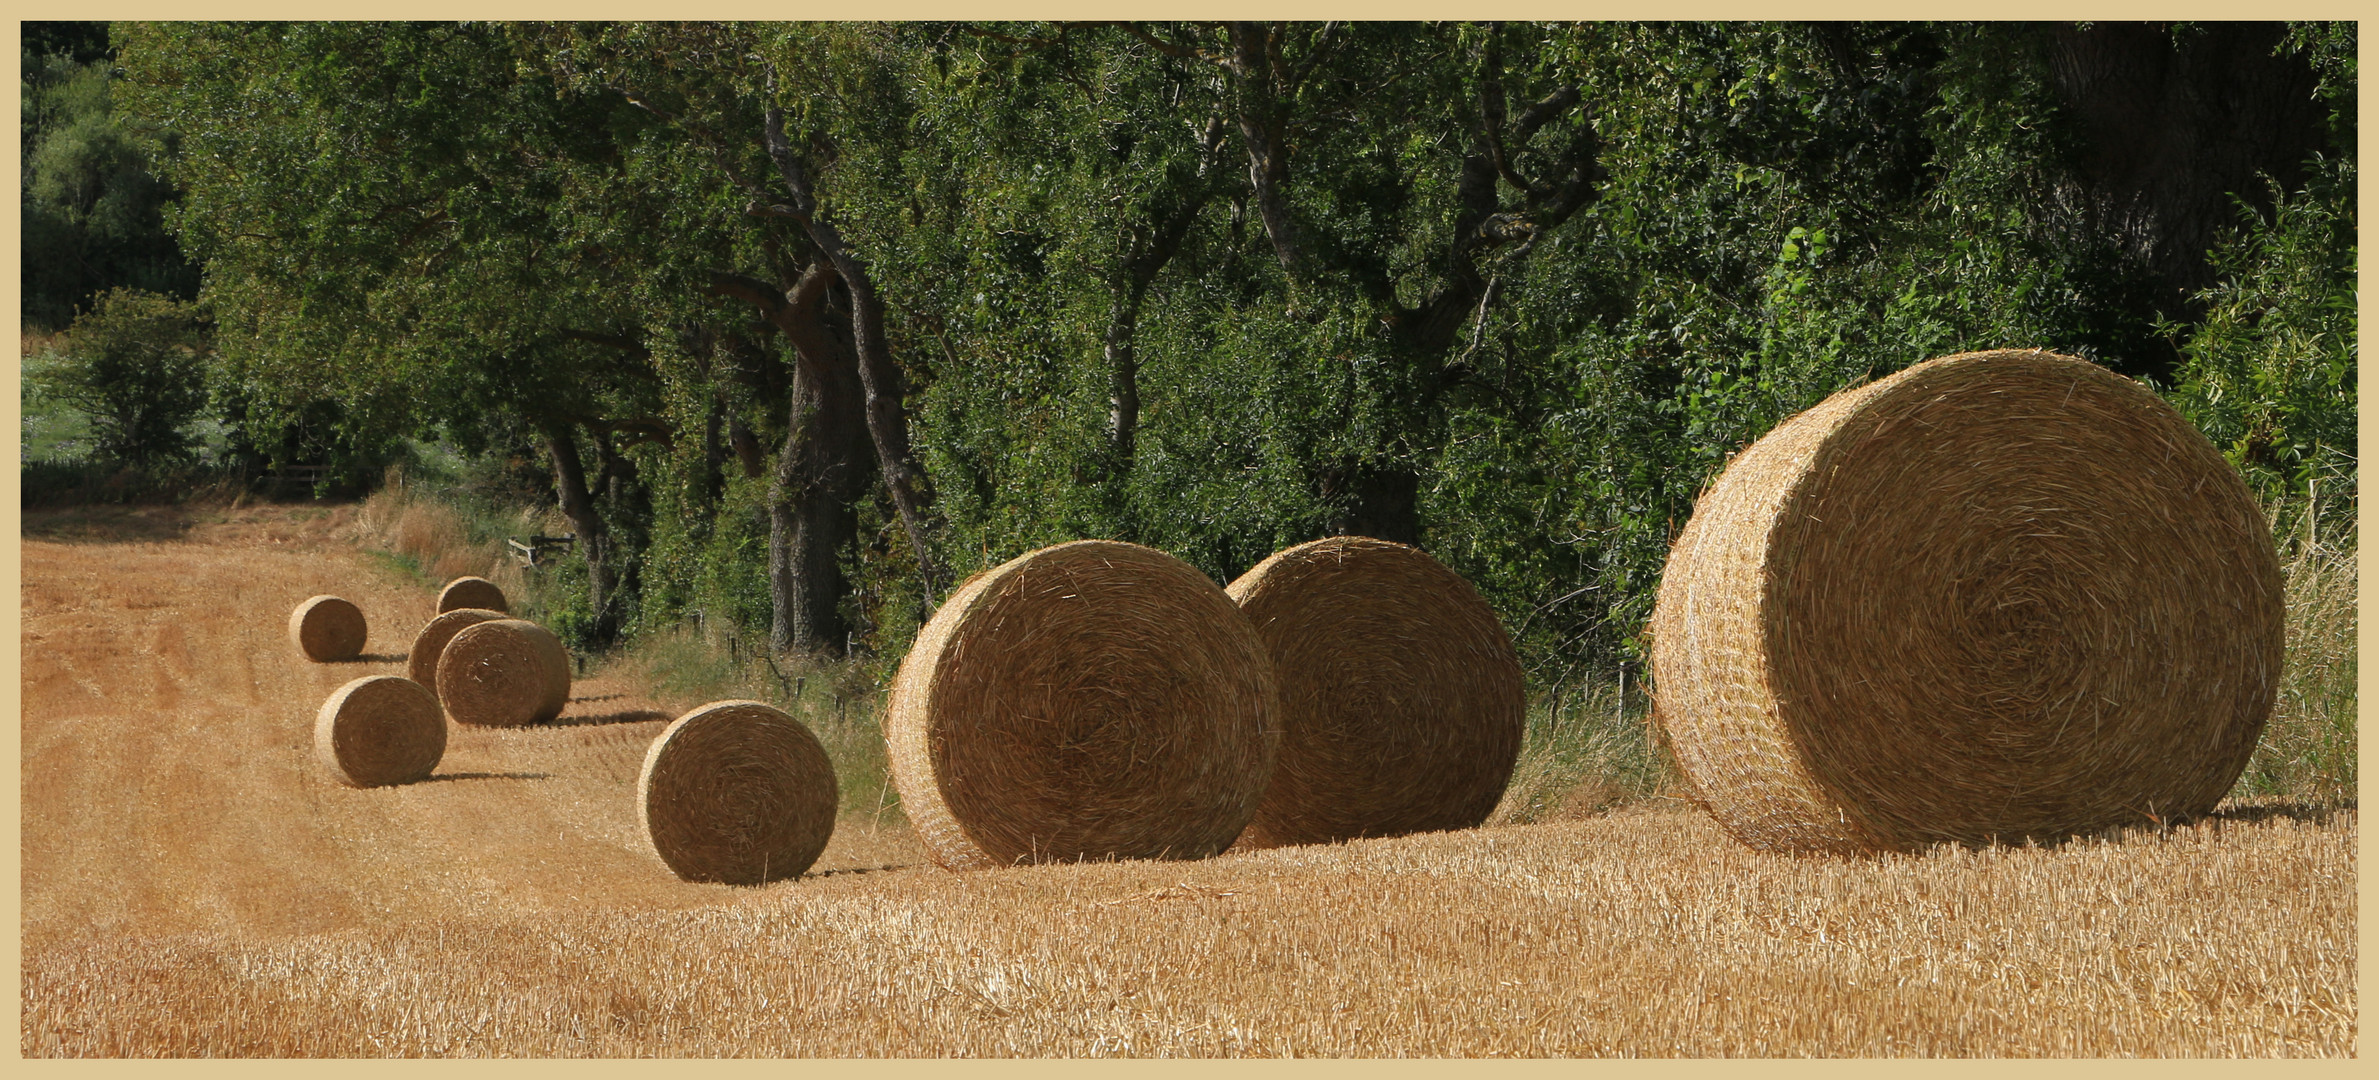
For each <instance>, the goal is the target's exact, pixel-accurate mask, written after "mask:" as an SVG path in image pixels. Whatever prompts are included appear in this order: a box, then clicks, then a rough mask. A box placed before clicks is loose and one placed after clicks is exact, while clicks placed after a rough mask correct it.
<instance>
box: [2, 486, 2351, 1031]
mask: <svg viewBox="0 0 2379 1080" xmlns="http://www.w3.org/2000/svg"><path fill="white" fill-rule="evenodd" d="M349 513H350V511H346V510H335V509H334V510H330V511H315V510H306V511H293V510H289V509H280V508H252V509H248V510H239V511H231V512H227V513H225V512H215V513H201V514H192V513H187V512H182V511H169V510H147V511H115V512H105V513H94V512H81V511H76V512H53V513H38V512H37V513H31V514H28V515H27V516H26V519H25V524H24V536H25V546H24V555H23V561H22V572H23V588H22V594H21V599H20V604H21V610H22V613H23V619H24V622H23V638H22V642H21V647H22V656H23V662H24V671H23V684H22V694H23V710H24V711H23V717H24V719H23V731H22V742H21V747H22V754H23V787H22V796H21V797H22V811H23V822H24V825H23V840H22V844H23V847H22V851H23V867H24V886H23V894H22V896H23V902H24V917H23V924H22V927H21V932H22V940H23V949H24V962H23V975H22V980H23V981H22V992H23V1007H22V1008H23V1011H22V1020H23V1044H22V1049H23V1052H24V1053H25V1054H27V1055H30V1056H152V1055H163V1056H230V1055H273V1056H281V1055H326V1056H378V1055H474V1056H476V1055H563V1056H573V1055H646V1054H661V1055H705V1056H708V1055H800V1056H807V1055H1093V1054H1118V1055H1143V1056H1154V1055H1220V1054H1246V1055H1328V1056H1347V1055H1360V1056H1375V1055H1377V1056H1394V1055H1456V1056H1493V1055H1560V1054H1576V1055H1801V1054H1819V1055H1896V1054H1947V1055H2044V1054H2046V1055H2092V1056H2097V1055H2132V1054H2139V1055H2290V1056H2296V1055H2345V1054H2351V1053H2353V1050H2354V1039H2355V1031H2356V1022H2355V1015H2356V998H2355V990H2354V986H2355V962H2356V937H2355V893H2354V881H2355V872H2356V871H2355V846H2356V828H2357V826H2356V813H2355V811H2354V810H2353V809H2350V808H2349V809H2330V808H2322V807H2317V806H2311V805H2304V804H2295V803H2285V802H2266V803H2256V804H2246V805H2233V806H2230V807H2226V808H2225V810H2223V811H2222V812H2220V813H2218V814H2217V815H2216V816H2215V817H2214V818H2213V819H2212V820H2209V821H2205V822H2200V823H2197V824H2194V825H2189V826H2184V827H2180V828H2176V829H2170V830H2161V831H2136V832H2131V833H2127V834H2124V835H2121V836H2117V837H2105V838H2094V839H2086V840H2079V841H2075V842H2072V843H2068V844H2064V845H2060V846H2056V847H2051V848H2036V849H2005V848H1999V849H1989V850H1983V851H1973V850H1962V849H1957V848H1944V849H1939V850H1936V851H1934V852H1931V853H1928V854H1924V855H1918V856H1907V857H1891V858H1883V859H1831V858H1828V859H1813V858H1791V857H1784V856H1776V855H1767V854H1761V853H1758V852H1753V851H1750V850H1747V849H1745V848H1743V847H1741V846H1740V845H1738V844H1736V843H1735V842H1734V841H1733V840H1731V839H1730V838H1728V837H1727V836H1726V835H1725V834H1724V833H1722V832H1721V831H1719V829H1718V828H1717V827H1716V826H1715V825H1713V824H1712V823H1711V822H1710V821H1709V820H1708V819H1707V818H1706V817H1704V816H1703V815H1702V814H1700V812H1699V811H1697V810H1695V809H1693V808H1692V807H1691V806H1690V805H1687V804H1684V803H1682V802H1679V801H1676V800H1666V799H1653V800H1647V801H1640V802H1636V803H1633V804H1629V805H1627V806H1625V807H1623V808H1621V809H1619V810H1617V811H1615V812H1611V813H1607V814H1601V815H1596V816H1591V817H1585V818H1581V819H1578V820H1569V821H1559V822H1552V823H1547V824H1537V825H1522V826H1505V827H1497V828H1487V829H1479V830H1472V831H1468V832H1460V833H1442V834H1433V835H1427V836H1419V837H1407V838H1402V839H1395V840H1382V841H1368V842H1362V843H1355V844H1346V845H1337V846H1329V847H1307V848H1289V849H1281V850H1275V851H1268V852H1257V853H1252V854H1236V855H1228V856H1224V857H1222V858H1217V859H1213V860H1208V861H1205V862H1198V863H1116V864H1091V865H1079V866H1057V867H1038V868H1019V869H1012V870H1000V871H990V872H980V873H970V874H952V873H948V872H945V871H942V870H940V869H938V868H936V867H934V866H932V865H931V864H930V863H928V862H927V861H926V860H925V858H924V854H923V851H922V849H921V848H920V847H919V846H918V844H917V843H916V842H915V840H914V839H913V838H912V837H911V836H910V835H909V834H908V832H907V830H906V826H905V825H902V824H900V823H899V822H898V820H897V814H896V813H895V814H892V815H873V814H864V813H862V814H857V815H853V816H847V817H846V819H845V820H844V821H843V823H842V825H841V827H840V829H839V830H838V832H837V834H836V836H835V839H834V842H833V844H832V846H830V847H829V848H828V849H827V852H826V855H825V856H824V858H823V859H821V861H820V862H819V864H818V865H817V867H816V868H814V869H813V871H812V873H811V875H809V876H807V877H804V878H802V879H801V880H798V881H792V882H782V883H778V884H776V885H772V886H768V887H764V888H756V889H737V888H729V887H724V886H700V885H688V884H684V883H681V882H679V881H677V880H676V879H675V878H674V877H672V876H671V875H670V874H669V873H668V871H667V870H666V869H665V868H663V867H662V865H661V863H660V862H659V860H658V859H657V858H655V857H654V856H653V855H652V853H651V852H650V851H649V850H647V849H646V847H645V844H644V841H643V838H642V837H641V835H640V834H639V832H638V829H637V825H636V815H635V807H634V803H633V795H634V791H635V783H636V772H637V769H638V766H639V765H640V763H641V761H642V757H643V754H644V751H645V749H646V746H647V745H648V744H649V742H650V741H651V739H652V738H653V736H655V735H657V734H658V733H659V732H660V730H661V728H662V727H663V726H664V725H665V723H666V721H667V720H668V719H669V718H671V717H673V716H675V715H676V713H677V712H678V711H680V710H681V709H683V708H685V707H687V706H690V705H692V704H695V702H692V701H676V700H665V699H662V698H659V697H656V696H654V694H653V693H652V692H651V691H650V690H649V689H648V688H646V687H643V686H638V685H631V684H628V683H626V682H624V681H620V680H616V679H606V678H596V679H590V680H586V681H583V682H581V683H579V684H578V685H577V686H576V687H574V688H573V698H574V699H573V701H572V702H571V704H570V707H569V709H568V711H567V712H566V713H565V714H564V717H563V718H562V720H560V721H558V722H557V723H555V724H554V725H551V726H548V727H541V728H535V729H526V730H514V731H491V730H482V729H470V728H463V729H456V730H455V731H454V732H453V733H452V739H451V741H450V743H449V746H448V749H447V754H446V758H445V760H444V762H443V763H442V764H441V765H440V766H439V769H438V774H437V776H436V777H434V778H433V779H432V780H430V781H427V782H424V783H420V784H415V785H410V786H406V787H400V788H390V789H379V790H371V791H357V790H352V789H348V788H344V787H341V786H339V785H338V784H336V783H334V782H332V781H331V780H330V779H329V778H328V777H327V776H326V775H324V774H323V773H322V771H321V770H320V767H319V766H318V765H317V764H316V762H315V761H314V759H313V756H312V748H311V722H312V717H313V712H314V709H315V707H316V706H317V705H318V704H319V703H320V702H321V700H322V699H323V697H324V696H326V695H327V694H328V693H329V692H330V691H331V690H332V689H334V688H336V687H337V686H338V685H340V684H341V683H344V682H346V681H347V680H350V679H353V678H356V677H359V676H362V675H366V674H380V673H397V674H401V673H402V672H403V667H404V664H403V656H402V653H403V651H404V649H405V647H406V646H407V645H408V644H409V642H410V640H411V635H412V632H413V630H414V629H416V628H418V627H419V626H420V624H421V623H422V622H424V621H426V620H427V619H428V618H429V617H430V615H431V614H432V613H433V610H434V597H433V594H432V593H431V592H430V591H429V590H428V589H426V588H424V587H423V586H422V585H421V584H420V583H419V582H418V581H416V580H413V579H410V578H409V577H407V576H405V575H403V574H400V573H399V572H397V571H395V570H393V569H390V568H388V567H387V566H385V565H384V564H382V563H380V562H376V561H374V560H372V559H370V558H368V557H367V556H365V555H363V554H362V553H360V552H359V551H358V550H356V548H355V546H354V545H353V543H352V541H351V540H350V539H349V537H350V535H351V529H350V528H349V527H348V520H347V515H348V514H349ZM317 592H335V593H338V594H340V595H343V596H346V597H348V598H349V599H352V600H354V601H356V602H357V603H358V604H360V605H361V606H362V607H363V609H364V611H365V613H366V615H367V616H368V617H369V618H370V619H371V620H372V636H371V640H370V641H369V642H368V643H367V645H366V646H365V653H366V657H365V659H363V660H360V661H357V662H353V663H347V664H328V665H318V664H310V663H307V662H305V661H303V660H301V659H299V658H298V657H297V656H296V655H295V653H294V651H293V650H292V649H291V648H290V646H289V645H288V643H287V640H286V638H285V636H284V631H283V620H284V619H285V617H286V616H287V613H288V611H289V609H290V608H291V607H292V606H294V605H295V604H296V603H297V602H298V601H299V600H302V599H303V598H304V597H306V596H308V595H311V594H313V593H317Z"/></svg>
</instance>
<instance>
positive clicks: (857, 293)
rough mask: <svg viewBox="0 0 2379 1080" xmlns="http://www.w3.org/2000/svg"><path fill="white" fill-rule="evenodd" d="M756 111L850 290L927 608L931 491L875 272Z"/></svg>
mask: <svg viewBox="0 0 2379 1080" xmlns="http://www.w3.org/2000/svg"><path fill="white" fill-rule="evenodd" d="M761 118H762V122H763V136H764V138H765V142H766V146H767V149H768V156H769V160H770V161H772V162H774V163H775V165H776V169H777V174H778V176H779V177H780V178H782V179H783V180H784V182H785V186H786V188H787V189H789V190H790V191H791V193H792V196H793V201H792V204H791V206H790V208H789V209H790V211H791V213H792V215H793V217H794V219H795V220H796V221H798V222H800V223H801V226H802V228H803V230H805V231H806V232H808V234H809V237H810V242H811V243H814V244H816V245H817V246H818V250H819V251H821V252H824V253H825V255H826V257H827V259H828V260H829V261H830V262H831V263H832V264H833V266H834V271H835V273H836V274H838V275H840V276H841V278H842V282H843V288H844V289H845V290H847V291H848V292H849V294H850V297H851V329H852V338H853V346H854V348H855V350H856V351H857V353H858V361H859V381H860V384H861V386H862V387H863V388H864V389H865V392H866V399H867V428H868V434H869V436H870V437H871V439H872V440H873V442H874V443H875V448H876V466H877V468H878V469H880V470H881V471H882V473H883V477H884V486H885V487H886V488H888V489H890V491H891V493H892V505H893V508H894V509H895V510H897V511H898V512H899V514H900V521H901V528H902V530H903V531H904V532H906V533H907V534H908V538H909V547H910V548H911V550H912V551H913V552H914V553H915V555H916V559H917V569H918V573H919V574H920V576H922V577H923V578H924V580H925V594H926V597H927V600H926V604H927V607H928V608H930V607H932V606H933V605H934V604H935V603H938V602H939V600H940V597H941V590H942V585H943V575H942V572H941V567H940V564H939V563H938V561H937V560H936V559H935V558H934V549H933V533H934V532H936V531H937V530H935V529H934V528H933V527H932V525H931V524H930V523H929V520H928V519H929V517H930V516H931V514H932V506H933V494H932V492H931V491H930V490H929V489H928V488H927V487H926V485H925V477H924V470H923V469H921V468H920V467H918V465H917V463H916V456H915V454H914V452H913V451H912V450H911V449H910V446H909V420H908V411H907V407H906V406H905V405H904V404H903V402H902V400H901V399H902V394H903V391H902V386H901V378H900V367H899V366H898V365H896V364H894V363H893V361H892V350H891V346H890V344H889V343H888V342H887V341H886V340H885V337H884V305H883V302H882V300H881V299H880V298H879V297H878V296H877V295H876V287H875V279H874V278H872V277H870V276H869V275H868V272H867V264H866V263H864V262H862V261H860V259H859V258H858V257H857V256H856V255H853V254H852V253H851V248H850V245H849V244H847V243H845V242H844V241H843V237H842V233H841V232H840V231H839V230H837V229H836V228H835V227H834V224H833V223H832V222H830V221H827V220H826V219H825V218H823V217H821V216H819V214H818V203H817V199H816V197H815V195H814V194H813V193H812V192H811V190H810V180H809V169H808V167H807V166H806V165H805V164H804V163H803V162H802V159H801V155H800V154H798V153H796V152H795V151H794V149H793V144H792V142H791V141H790V140H788V139H786V137H785V114H784V110H782V109H780V108H778V107H776V106H775V105H770V106H769V107H768V108H767V109H766V110H765V111H764V112H763V113H762V117H761Z"/></svg>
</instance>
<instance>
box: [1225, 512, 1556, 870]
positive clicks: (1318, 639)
mask: <svg viewBox="0 0 2379 1080" xmlns="http://www.w3.org/2000/svg"><path fill="white" fill-rule="evenodd" d="M1226 591H1227V592H1228V593H1229V594H1230V597H1231V599H1233V600H1235V601H1238V603H1239V609H1240V610H1241V611H1244V612H1246V613H1247V617H1248V621H1249V622H1250V623H1253V624H1254V625H1255V628H1256V633H1257V635H1258V636H1260V637H1261V638H1263V641H1264V646H1265V649H1266V650H1267V651H1268V652H1269V654H1270V655H1271V657H1272V672H1273V677H1274V679H1276V680H1277V681H1278V683H1279V687H1280V728H1281V742H1280V760H1279V763H1278V764H1277V765H1275V766H1274V767H1273V770H1272V784H1271V786H1270V787H1269V788H1267V789H1266V790H1265V792H1264V798H1263V801H1262V802H1261V803H1259V804H1257V806H1256V816H1255V820H1253V821H1251V822H1250V823H1249V824H1248V826H1247V831H1246V832H1244V833H1242V834H1240V837H1239V843H1238V846H1239V847H1242V848H1256V847H1272V846H1277V845H1282V844H1322V843H1330V842H1332V841H1337V840H1349V839H1354V838H1357V837H1367V836H1401V835H1404V834H1406V833H1416V832H1433V831H1437V830H1443V829H1467V828H1472V827H1474V826H1476V825H1478V824H1479V823H1481V822H1483V821H1485V820H1487V815H1488V814H1490V813H1493V812H1494V810H1495V804H1496V803H1497V802H1499V801H1501V800H1502V798H1503V790H1504V785H1505V784H1506V783H1508V782H1509V781H1510V780H1511V777H1512V764H1513V763H1514V762H1515V761H1517V760H1518V759H1519V756H1520V736H1521V733H1522V731H1523V730H1524V729H1525V727H1526V723H1527V700H1526V696H1525V693H1524V691H1523V688H1522V684H1521V677H1520V658H1519V657H1518V656H1517V655H1516V654H1514V653H1513V652H1512V643H1511V638H1510V637H1508V636H1507V635H1505V633H1504V631H1503V624H1502V623H1501V622H1500V621H1498V620H1497V619H1496V617H1495V612H1494V611H1493V610H1492V609H1490V608H1489V607H1488V606H1487V602H1486V601H1484V600H1481V599H1480V598H1479V594H1478V592H1477V591H1476V590H1474V589H1472V588H1471V587H1470V583H1469V582H1467V581H1464V580H1462V577H1461V575H1459V574H1456V573H1454V572H1453V571H1452V570H1449V569H1447V568H1446V567H1445V566H1444V565H1443V564H1441V563H1439V562H1438V561H1437V560H1436V559H1432V558H1430V557H1429V556H1428V555H1427V554H1425V553H1423V552H1422V551H1421V550H1420V549H1419V548H1413V547H1407V546H1405V545H1403V544H1397V543H1391V542H1389V541H1386V540H1374V539H1371V538H1370V537H1364V536H1334V537H1330V538H1329V539H1326V540H1316V541H1314V542H1312V543H1309V544H1299V545H1297V546H1296V547H1292V548H1289V549H1287V550H1285V551H1281V552H1278V553H1276V554H1274V555H1273V556H1272V557H1271V558H1269V559H1266V560H1264V561H1263V562H1261V563H1258V564H1256V566H1255V568H1254V569H1251V570H1249V571H1248V572H1247V573H1245V574H1243V575H1241V576H1240V578H1239V580H1237V581H1234V582H1232V583H1231V585H1230V588H1229V589H1228V590H1226Z"/></svg>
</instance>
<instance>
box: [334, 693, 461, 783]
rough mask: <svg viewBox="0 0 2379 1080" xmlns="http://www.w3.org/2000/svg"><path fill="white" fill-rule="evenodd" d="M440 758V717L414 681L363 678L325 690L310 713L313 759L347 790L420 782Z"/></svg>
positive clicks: (442, 748) (442, 747)
mask: <svg viewBox="0 0 2379 1080" xmlns="http://www.w3.org/2000/svg"><path fill="white" fill-rule="evenodd" d="M445 755H446V718H445V717H443V716H440V715H438V702H437V699H435V698H432V697H430V692H429V690H428V689H427V688H425V687H423V686H422V685H421V684H420V683H417V682H414V681H413V680H411V679H407V678H404V677H402V676H398V675H367V676H365V677H363V678H360V679H357V680H355V681H354V682H351V683H348V684H347V685H345V686H342V687H340V688H338V689H337V690H335V691H332V692H331V695H330V698H329V699H328V700H326V701H324V702H323V703H322V708H321V710H320V711H318V712H316V713H315V714H314V756H315V757H316V758H318V759H319V760H321V762H322V764H323V766H324V767H325V768H327V769H329V770H330V773H331V775H332V776H335V777H338V778H339V782H340V783H343V784H346V785H348V786H350V787H380V786H382V785H384V784H410V783H412V782H413V781H415V780H421V779H425V778H427V777H428V776H429V774H430V771H431V770H433V769H436V768H437V767H438V759H439V758H441V757H444V756H445Z"/></svg>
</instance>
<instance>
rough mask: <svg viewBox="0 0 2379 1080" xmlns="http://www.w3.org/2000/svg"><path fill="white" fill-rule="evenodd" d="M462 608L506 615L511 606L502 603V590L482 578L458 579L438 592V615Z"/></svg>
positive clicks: (448, 583)
mask: <svg viewBox="0 0 2379 1080" xmlns="http://www.w3.org/2000/svg"><path fill="white" fill-rule="evenodd" d="M462 608H484V609H486V610H488V611H496V612H504V613H507V614H509V613H510V612H511V611H512V608H511V606H510V605H508V604H506V603H505V602H504V590H503V589H500V588H498V587H496V583H495V582H492V581H489V580H488V579H486V578H483V577H458V578H456V579H454V580H453V581H449V582H447V583H446V587H445V588H443V589H440V590H438V613H439V614H441V615H443V614H445V613H447V612H449V611H456V610H460V609H462Z"/></svg>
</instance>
